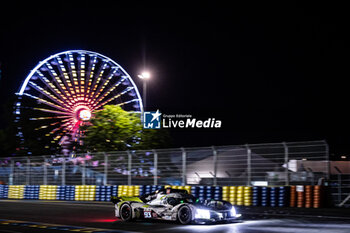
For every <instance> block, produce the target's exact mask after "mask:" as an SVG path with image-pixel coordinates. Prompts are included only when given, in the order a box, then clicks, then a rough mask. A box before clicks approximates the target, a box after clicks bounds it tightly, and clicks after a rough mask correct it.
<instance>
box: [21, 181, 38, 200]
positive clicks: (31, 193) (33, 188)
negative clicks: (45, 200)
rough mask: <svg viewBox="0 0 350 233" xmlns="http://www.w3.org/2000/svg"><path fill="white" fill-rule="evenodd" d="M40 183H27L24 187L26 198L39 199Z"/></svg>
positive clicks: (24, 196)
mask: <svg viewBox="0 0 350 233" xmlns="http://www.w3.org/2000/svg"><path fill="white" fill-rule="evenodd" d="M39 190H40V185H26V186H25V188H24V195H23V198H24V199H29V200H37V199H39Z"/></svg>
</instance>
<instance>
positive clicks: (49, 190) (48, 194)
mask: <svg viewBox="0 0 350 233" xmlns="http://www.w3.org/2000/svg"><path fill="white" fill-rule="evenodd" d="M56 193H57V185H40V191H39V199H40V200H56Z"/></svg>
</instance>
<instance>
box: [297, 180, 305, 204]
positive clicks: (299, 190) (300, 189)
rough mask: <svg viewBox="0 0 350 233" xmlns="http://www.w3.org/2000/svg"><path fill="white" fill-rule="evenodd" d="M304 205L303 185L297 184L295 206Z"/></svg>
mask: <svg viewBox="0 0 350 233" xmlns="http://www.w3.org/2000/svg"><path fill="white" fill-rule="evenodd" d="M304 205H305V193H304V186H303V185H298V186H297V207H298V208H302V207H304Z"/></svg>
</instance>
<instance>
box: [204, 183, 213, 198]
mask: <svg viewBox="0 0 350 233" xmlns="http://www.w3.org/2000/svg"><path fill="white" fill-rule="evenodd" d="M213 198H214V187H212V186H206V187H205V198H204V199H205V200H211V199H213Z"/></svg>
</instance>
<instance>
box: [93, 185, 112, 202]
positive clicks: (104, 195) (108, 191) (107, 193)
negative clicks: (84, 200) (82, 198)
mask: <svg viewBox="0 0 350 233" xmlns="http://www.w3.org/2000/svg"><path fill="white" fill-rule="evenodd" d="M111 195H112V186H97V187H96V194H95V200H96V201H109V200H110V197H111Z"/></svg>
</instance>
